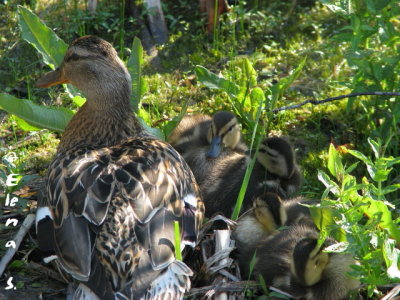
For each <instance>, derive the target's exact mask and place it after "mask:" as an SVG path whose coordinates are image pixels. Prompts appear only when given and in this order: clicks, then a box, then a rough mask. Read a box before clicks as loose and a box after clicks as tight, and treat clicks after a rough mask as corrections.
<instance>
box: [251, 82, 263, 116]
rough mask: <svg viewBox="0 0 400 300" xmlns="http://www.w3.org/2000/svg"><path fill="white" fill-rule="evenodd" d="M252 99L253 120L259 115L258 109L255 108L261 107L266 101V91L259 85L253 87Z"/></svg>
mask: <svg viewBox="0 0 400 300" xmlns="http://www.w3.org/2000/svg"><path fill="white" fill-rule="evenodd" d="M250 100H251V108H252V109H251V114H252V117H253V120H255V119H256V116H257V110H256V109H255V108H256V107H260V105H263V104H264V102H265V95H264V91H263V90H262V89H261V88H259V87H256V88H254V89H252V90H251V93H250Z"/></svg>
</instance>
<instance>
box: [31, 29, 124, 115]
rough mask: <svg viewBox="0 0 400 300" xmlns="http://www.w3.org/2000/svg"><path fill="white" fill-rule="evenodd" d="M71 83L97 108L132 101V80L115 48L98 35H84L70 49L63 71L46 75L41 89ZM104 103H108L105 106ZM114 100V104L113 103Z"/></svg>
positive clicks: (62, 67) (38, 84)
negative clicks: (130, 98)
mask: <svg viewBox="0 0 400 300" xmlns="http://www.w3.org/2000/svg"><path fill="white" fill-rule="evenodd" d="M63 83H71V84H72V85H74V86H76V87H77V88H78V89H80V90H81V91H82V92H83V93H84V94H85V96H86V97H87V99H88V100H89V102H90V101H91V99H95V100H96V102H98V103H97V104H96V106H97V107H101V106H102V104H103V105H110V104H112V103H108V102H112V101H114V100H115V101H116V100H117V99H121V100H123V101H125V102H126V101H128V104H129V97H130V92H131V77H130V75H129V72H128V71H127V69H126V67H125V65H124V63H123V62H122V61H121V59H120V58H119V57H118V54H117V52H116V51H115V49H114V48H113V46H112V45H111V44H110V43H108V42H107V41H105V40H103V39H101V38H98V37H96V36H83V37H80V38H78V39H76V40H75V41H73V42H72V44H71V45H70V46H69V48H68V50H67V52H66V54H65V56H64V60H63V62H62V64H61V65H60V67H59V68H57V69H56V70H54V71H51V72H49V73H47V74H45V75H44V76H43V77H42V78H40V79H39V81H38V82H37V84H36V85H37V86H38V87H50V86H53V85H57V84H63ZM102 100H103V102H104V103H102ZM110 100H112V101H110Z"/></svg>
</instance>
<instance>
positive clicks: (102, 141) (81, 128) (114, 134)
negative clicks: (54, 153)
mask: <svg viewBox="0 0 400 300" xmlns="http://www.w3.org/2000/svg"><path fill="white" fill-rule="evenodd" d="M99 102H100V101H99V99H97V100H96V102H94V101H91V100H90V99H88V100H87V102H86V103H85V104H84V105H83V106H82V107H81V108H80V109H79V111H78V112H77V113H76V114H75V115H74V116H73V118H72V119H71V121H70V122H69V123H68V125H67V127H66V129H65V131H64V133H63V135H62V138H61V141H60V144H59V146H58V152H64V151H67V150H70V149H74V148H81V147H90V148H101V147H107V146H113V145H116V144H118V143H119V142H121V141H122V140H124V139H126V138H129V137H134V136H136V135H138V134H141V133H143V132H144V129H143V127H142V126H141V124H140V123H139V121H138V120H137V119H136V117H135V116H134V114H133V111H132V109H131V106H130V103H129V98H128V99H126V100H125V101H121V102H119V103H118V102H116V101H115V99H110V100H109V101H107V99H102V100H101V102H100V103H99ZM110 103H114V104H113V105H112V106H111V105H110Z"/></svg>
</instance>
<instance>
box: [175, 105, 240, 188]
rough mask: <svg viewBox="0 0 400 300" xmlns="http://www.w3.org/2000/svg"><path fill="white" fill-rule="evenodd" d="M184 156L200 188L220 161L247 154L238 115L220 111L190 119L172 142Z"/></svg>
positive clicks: (183, 121)
mask: <svg viewBox="0 0 400 300" xmlns="http://www.w3.org/2000/svg"><path fill="white" fill-rule="evenodd" d="M168 141H169V142H170V143H171V145H172V146H173V147H174V148H175V149H176V150H177V151H178V152H179V153H180V154H181V155H182V156H183V158H184V159H185V160H186V162H187V163H188V165H189V166H190V168H191V169H192V171H193V174H194V177H195V178H196V181H197V183H198V184H199V185H200V184H201V183H202V182H203V180H204V179H205V177H206V176H207V174H208V173H209V170H210V169H211V168H212V167H213V165H214V164H215V163H216V161H218V160H220V159H222V157H230V156H235V154H236V153H244V152H245V151H247V146H246V144H245V143H243V141H242V137H241V132H240V125H239V123H238V121H237V119H236V117H235V115H234V114H232V113H231V112H228V111H219V112H217V113H215V114H214V115H213V117H212V118H211V117H209V116H207V115H194V116H186V117H184V118H183V119H182V121H181V122H180V123H179V125H178V126H177V128H175V130H174V131H173V132H172V133H171V135H170V136H169V138H168Z"/></svg>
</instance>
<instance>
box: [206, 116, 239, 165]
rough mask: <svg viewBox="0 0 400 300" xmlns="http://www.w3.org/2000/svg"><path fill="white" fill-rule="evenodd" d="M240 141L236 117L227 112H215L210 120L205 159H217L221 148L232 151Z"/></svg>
mask: <svg viewBox="0 0 400 300" xmlns="http://www.w3.org/2000/svg"><path fill="white" fill-rule="evenodd" d="M240 139H241V133H240V125H239V123H238V121H237V119H236V117H235V116H234V115H233V114H232V113H231V112H228V111H219V112H217V113H216V114H214V116H213V118H212V121H211V126H210V129H209V131H208V135H207V140H208V142H209V143H210V150H209V151H208V152H207V158H216V157H218V156H219V154H220V153H221V151H222V149H223V148H230V149H234V148H235V147H236V146H237V144H238V143H239V142H240Z"/></svg>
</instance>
